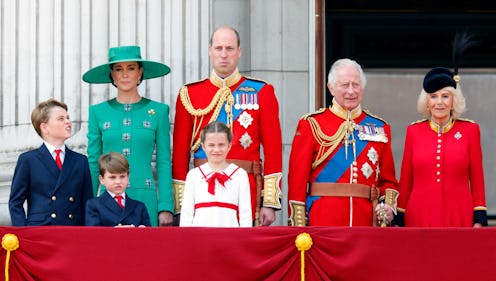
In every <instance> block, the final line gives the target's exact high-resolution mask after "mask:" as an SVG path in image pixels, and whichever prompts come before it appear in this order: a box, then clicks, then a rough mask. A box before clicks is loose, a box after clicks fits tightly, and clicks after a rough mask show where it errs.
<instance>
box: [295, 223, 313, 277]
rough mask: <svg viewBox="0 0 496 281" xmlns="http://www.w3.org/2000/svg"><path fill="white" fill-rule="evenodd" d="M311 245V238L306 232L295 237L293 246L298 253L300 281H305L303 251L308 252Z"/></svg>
mask: <svg viewBox="0 0 496 281" xmlns="http://www.w3.org/2000/svg"><path fill="white" fill-rule="evenodd" d="M312 244H313V241H312V237H310V234H308V233H306V232H303V233H300V234H298V236H297V237H296V240H295V245H296V248H297V249H298V251H300V261H301V281H305V251H308V250H310V248H311V247H312Z"/></svg>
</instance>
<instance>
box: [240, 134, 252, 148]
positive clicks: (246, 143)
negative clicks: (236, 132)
mask: <svg viewBox="0 0 496 281" xmlns="http://www.w3.org/2000/svg"><path fill="white" fill-rule="evenodd" d="M239 142H240V143H241V146H242V147H243V148H244V149H247V148H248V147H250V145H251V144H252V143H253V141H252V139H251V137H250V135H248V132H246V133H244V134H243V135H242V136H241V138H240V139H239Z"/></svg>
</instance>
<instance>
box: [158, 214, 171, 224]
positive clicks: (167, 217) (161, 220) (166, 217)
mask: <svg viewBox="0 0 496 281" xmlns="http://www.w3.org/2000/svg"><path fill="white" fill-rule="evenodd" d="M158 225H159V226H172V213H170V212H167V211H163V212H160V213H158Z"/></svg>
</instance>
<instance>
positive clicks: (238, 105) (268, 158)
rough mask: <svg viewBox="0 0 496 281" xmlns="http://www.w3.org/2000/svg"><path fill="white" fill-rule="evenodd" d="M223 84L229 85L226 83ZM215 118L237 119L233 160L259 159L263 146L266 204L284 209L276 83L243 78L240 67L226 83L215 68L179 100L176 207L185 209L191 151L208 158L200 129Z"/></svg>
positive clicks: (251, 176)
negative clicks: (182, 200) (182, 205)
mask: <svg viewBox="0 0 496 281" xmlns="http://www.w3.org/2000/svg"><path fill="white" fill-rule="evenodd" d="M223 83H225V85H226V86H227V87H223ZM226 109H227V111H226ZM230 112H232V113H233V115H232V117H230V116H229V113H230ZM230 118H232V120H230ZM216 120H217V121H223V122H225V123H228V124H229V123H231V122H232V132H233V139H232V147H231V150H230V151H229V154H228V155H227V159H228V160H230V159H233V160H246V161H250V162H259V161H261V155H260V150H261V146H263V153H264V155H263V159H264V164H263V175H264V183H263V185H264V186H263V189H264V190H263V191H262V194H263V203H262V205H263V206H264V207H272V208H276V209H280V199H281V198H282V192H281V178H282V136H281V126H280V122H279V106H278V102H277V99H276V96H275V93H274V87H273V86H272V85H270V84H267V83H265V82H263V81H259V80H254V79H251V78H250V79H249V78H247V77H244V76H241V75H240V74H239V72H238V71H237V70H236V72H235V73H233V74H232V75H231V76H229V77H228V78H226V79H224V81H223V80H222V79H221V78H219V77H218V76H217V75H216V74H215V73H214V72H212V75H211V76H210V78H209V79H205V80H201V81H198V82H195V83H191V84H187V85H185V86H184V87H183V88H182V89H181V92H180V94H179V96H178V98H177V101H176V115H175V124H174V134H173V151H172V177H173V184H174V190H175V191H176V194H175V199H176V211H177V210H178V208H179V207H180V206H179V204H177V203H179V202H180V201H181V196H182V194H181V192H182V191H181V189H182V188H183V186H184V181H185V179H186V174H187V173H188V171H189V170H190V153H191V152H193V153H194V158H195V159H205V158H206V156H205V154H204V152H203V151H202V150H201V147H199V138H200V132H201V129H203V128H204V127H205V126H206V125H207V124H208V123H210V122H213V121H216ZM248 176H249V179H250V189H251V194H252V211H253V212H255V210H256V208H255V205H256V201H257V195H256V179H255V177H254V174H253V173H249V175H248Z"/></svg>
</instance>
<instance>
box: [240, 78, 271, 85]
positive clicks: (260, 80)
mask: <svg viewBox="0 0 496 281" xmlns="http://www.w3.org/2000/svg"><path fill="white" fill-rule="evenodd" d="M245 78H246V79H248V80H253V81H258V82H262V83H265V84H269V82H267V81H265V80H262V79H259V78H254V77H249V76H245Z"/></svg>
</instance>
